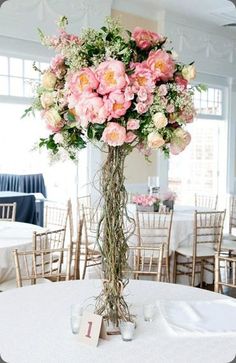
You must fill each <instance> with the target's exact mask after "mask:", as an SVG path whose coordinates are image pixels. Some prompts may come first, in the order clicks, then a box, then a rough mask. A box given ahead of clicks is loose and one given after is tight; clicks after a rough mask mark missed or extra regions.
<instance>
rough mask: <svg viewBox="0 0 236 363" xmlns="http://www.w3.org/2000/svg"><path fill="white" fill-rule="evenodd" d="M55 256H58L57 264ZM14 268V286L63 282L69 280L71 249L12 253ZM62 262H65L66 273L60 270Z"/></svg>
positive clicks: (15, 251) (16, 251)
mask: <svg viewBox="0 0 236 363" xmlns="http://www.w3.org/2000/svg"><path fill="white" fill-rule="evenodd" d="M55 254H56V255H57V256H59V260H58V263H57V264H55V263H54V256H55ZM13 257H14V262H15V268H16V285H17V287H22V286H24V283H25V284H28V285H29V284H31V285H34V284H36V283H42V282H51V281H64V280H69V279H70V266H71V247H68V248H56V249H42V250H32V251H18V250H17V249H16V250H14V251H13ZM63 260H66V261H67V268H66V272H64V271H63V270H62V269H61V266H62V262H63Z"/></svg>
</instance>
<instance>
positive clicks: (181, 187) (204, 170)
mask: <svg viewBox="0 0 236 363" xmlns="http://www.w3.org/2000/svg"><path fill="white" fill-rule="evenodd" d="M223 90H224V89H223V88H222V89H220V88H212V87H209V88H208V91H207V92H202V93H199V92H196V94H195V100H194V101H195V105H196V107H197V111H198V113H199V115H198V117H197V119H196V120H195V121H194V122H193V123H192V124H188V125H187V129H188V131H189V132H190V134H191V139H192V140H191V143H190V144H189V145H188V146H187V148H186V149H185V150H184V151H183V153H180V155H177V156H176V155H171V156H170V159H169V174H168V183H169V188H170V189H172V190H173V191H175V192H176V194H177V196H178V202H179V203H181V204H192V203H193V196H194V193H199V194H217V193H218V194H219V197H220V199H222V201H223V194H224V193H225V190H226V165H227V163H226V155H227V137H226V135H227V123H226V121H225V120H224V113H223V108H224V107H223V100H224V97H223V94H224V92H223ZM186 166H188V167H186ZM222 205H223V204H222Z"/></svg>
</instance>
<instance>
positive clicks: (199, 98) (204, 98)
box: [194, 87, 223, 117]
mask: <svg viewBox="0 0 236 363" xmlns="http://www.w3.org/2000/svg"><path fill="white" fill-rule="evenodd" d="M194 105H195V108H196V111H197V114H198V115H208V116H215V117H222V116H223V90H222V89H220V88H212V87H209V88H208V89H207V91H205V92H198V91H196V93H195V96H194Z"/></svg>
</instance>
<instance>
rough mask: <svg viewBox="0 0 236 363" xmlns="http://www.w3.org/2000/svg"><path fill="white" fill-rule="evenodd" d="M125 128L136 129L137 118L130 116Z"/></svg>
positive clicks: (137, 125) (137, 126)
mask: <svg viewBox="0 0 236 363" xmlns="http://www.w3.org/2000/svg"><path fill="white" fill-rule="evenodd" d="M126 127H127V130H138V128H139V120H136V119H134V118H130V119H129V120H128V122H127V126H126Z"/></svg>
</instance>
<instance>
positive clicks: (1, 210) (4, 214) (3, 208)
mask: <svg viewBox="0 0 236 363" xmlns="http://www.w3.org/2000/svg"><path fill="white" fill-rule="evenodd" d="M0 220H2V221H10V222H14V221H15V220H16V203H1V204H0Z"/></svg>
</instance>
